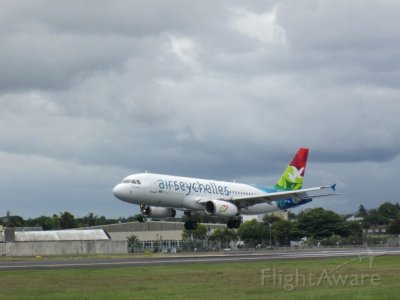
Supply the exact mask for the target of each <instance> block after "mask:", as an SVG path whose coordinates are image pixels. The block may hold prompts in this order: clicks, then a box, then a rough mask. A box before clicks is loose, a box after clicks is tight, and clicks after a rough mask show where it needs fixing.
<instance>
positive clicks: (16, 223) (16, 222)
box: [6, 216, 26, 227]
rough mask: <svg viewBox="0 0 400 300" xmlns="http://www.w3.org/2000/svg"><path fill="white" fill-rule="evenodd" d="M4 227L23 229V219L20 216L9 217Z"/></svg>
mask: <svg viewBox="0 0 400 300" xmlns="http://www.w3.org/2000/svg"><path fill="white" fill-rule="evenodd" d="M6 225H7V226H8V227H24V226H25V225H26V224H25V220H24V218H23V217H21V216H9V217H8V222H6Z"/></svg>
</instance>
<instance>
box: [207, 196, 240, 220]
mask: <svg viewBox="0 0 400 300" xmlns="http://www.w3.org/2000/svg"><path fill="white" fill-rule="evenodd" d="M206 213H207V214H209V215H212V216H217V217H234V216H236V215H237V214H238V208H237V206H236V205H235V204H233V203H230V202H227V201H222V200H210V201H208V202H207V203H206Z"/></svg>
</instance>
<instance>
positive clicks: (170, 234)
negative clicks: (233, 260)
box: [90, 221, 226, 251]
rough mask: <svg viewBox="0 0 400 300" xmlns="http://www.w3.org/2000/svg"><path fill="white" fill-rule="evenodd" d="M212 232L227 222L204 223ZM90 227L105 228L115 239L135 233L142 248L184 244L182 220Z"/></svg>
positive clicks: (165, 249) (167, 249)
mask: <svg viewBox="0 0 400 300" xmlns="http://www.w3.org/2000/svg"><path fill="white" fill-rule="evenodd" d="M202 225H204V226H206V228H207V230H208V232H209V233H210V234H211V233H213V232H214V230H215V229H217V228H222V229H224V228H226V224H211V223H202ZM90 229H103V230H105V231H106V232H107V233H108V235H109V236H110V237H111V240H113V241H126V240H127V238H128V237H130V236H132V235H135V236H136V237H137V238H138V240H139V241H140V244H141V246H142V248H144V249H150V250H153V249H154V248H155V247H159V248H161V249H162V250H163V251H170V250H171V249H181V248H182V245H183V240H182V233H183V229H184V223H182V222H164V221H148V222H129V223H118V224H111V225H101V226H94V227H90Z"/></svg>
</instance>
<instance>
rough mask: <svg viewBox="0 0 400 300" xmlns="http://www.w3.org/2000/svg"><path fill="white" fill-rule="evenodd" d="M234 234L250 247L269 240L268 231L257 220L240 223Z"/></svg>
mask: <svg viewBox="0 0 400 300" xmlns="http://www.w3.org/2000/svg"><path fill="white" fill-rule="evenodd" d="M236 233H237V235H238V236H239V237H240V238H241V240H242V241H244V242H245V243H246V244H249V245H250V246H251V247H254V246H255V245H257V244H262V243H263V241H264V240H266V239H269V229H268V228H267V226H265V225H264V224H262V223H259V222H257V220H251V221H246V222H244V223H242V225H240V227H239V229H238V230H237V231H236Z"/></svg>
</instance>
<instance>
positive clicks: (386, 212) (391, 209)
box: [378, 202, 399, 220]
mask: <svg viewBox="0 0 400 300" xmlns="http://www.w3.org/2000/svg"><path fill="white" fill-rule="evenodd" d="M378 213H379V214H380V215H382V216H384V217H385V218H386V219H387V220H393V219H395V218H397V217H398V216H399V210H398V209H397V207H396V205H395V204H392V203H390V202H385V203H382V204H381V205H380V206H379V207H378Z"/></svg>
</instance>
